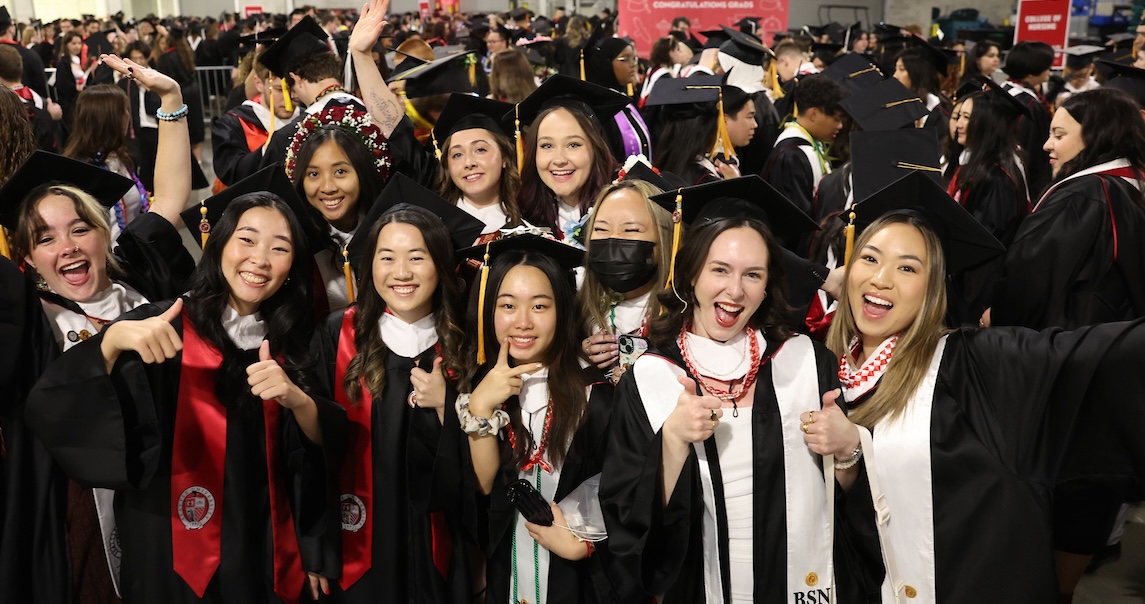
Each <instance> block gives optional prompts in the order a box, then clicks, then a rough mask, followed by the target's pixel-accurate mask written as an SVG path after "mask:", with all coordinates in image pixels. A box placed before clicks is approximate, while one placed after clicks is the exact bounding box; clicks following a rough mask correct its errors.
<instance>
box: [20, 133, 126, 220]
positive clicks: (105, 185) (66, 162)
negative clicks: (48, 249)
mask: <svg viewBox="0 0 1145 604" xmlns="http://www.w3.org/2000/svg"><path fill="white" fill-rule="evenodd" d="M47 185H68V186H72V187H76V188H78V189H81V190H83V191H84V192H86V193H87V194H88V195H91V196H92V197H94V198H95V200H96V201H98V202H99V203H100V205H102V206H104V207H106V208H110V207H112V206H114V205H115V204H117V203H119V200H120V199H121V198H122V197H123V195H124V193H127V191H128V190H129V189H131V187H133V186H135V182H134V181H132V180H131V179H130V178H125V177H123V176H120V175H118V174H116V173H115V172H112V171H110V170H104V169H103V168H100V167H99V166H93V165H91V164H89V163H86V162H82V161H79V160H75V159H71V158H68V157H64V156H63V155H56V154H55V153H48V152H47V151H34V152H33V153H32V154H31V155H29V156H28V159H25V160H24V163H23V164H20V167H19V168H17V169H16V172H15V173H14V174H12V177H11V178H9V179H8V181H7V182H5V183H4V186H3V187H0V225H3V226H4V228H6V229H8V230H10V231H15V230H16V228H17V226H18V223H19V221H20V206H21V205H23V203H24V201H25V200H27V198H28V195H29V194H30V193H32V191H34V190H36V189H37V188H40V187H43V186H47Z"/></svg>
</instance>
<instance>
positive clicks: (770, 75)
mask: <svg viewBox="0 0 1145 604" xmlns="http://www.w3.org/2000/svg"><path fill="white" fill-rule="evenodd" d="M767 79H768V84H769V85H770V86H771V95H772V96H774V97H775V98H776V100H779V99H781V98H783V97H784V96H785V95H784V93H783V86H781V85H780V84H779V71H778V70H776V68H775V59H772V60H771V63H769V64H768V66H767Z"/></svg>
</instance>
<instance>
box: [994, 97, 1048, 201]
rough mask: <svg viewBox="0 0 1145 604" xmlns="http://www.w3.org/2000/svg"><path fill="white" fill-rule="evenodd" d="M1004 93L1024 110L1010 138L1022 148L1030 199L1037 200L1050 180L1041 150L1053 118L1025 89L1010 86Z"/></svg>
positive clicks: (1046, 159)
mask: <svg viewBox="0 0 1145 604" xmlns="http://www.w3.org/2000/svg"><path fill="white" fill-rule="evenodd" d="M1006 91H1007V92H1009V93H1010V95H1011V96H1013V97H1014V98H1016V99H1017V100H1018V101H1019V102H1020V103H1022V104H1023V105H1025V107H1026V113H1024V114H1022V115H1020V116H1018V121H1016V122H1014V137H1015V138H1016V139H1017V141H1018V145H1019V146H1020V147H1021V148H1022V154H1023V156H1024V157H1023V161H1024V162H1025V166H1026V182H1027V184H1028V185H1029V188H1030V196H1031V197H1038V196H1040V195H1041V194H1042V192H1043V191H1044V190H1045V188H1046V186H1047V185H1049V184H1050V180H1051V179H1052V178H1053V168H1051V167H1050V154H1049V152H1048V151H1046V150H1045V149H1042V145H1045V144H1046V139H1047V138H1049V136H1050V119H1051V118H1052V117H1053V116H1051V115H1050V112H1049V111H1048V110H1047V109H1046V106H1045V105H1043V104H1042V102H1041V101H1040V100H1039V99H1038V97H1037V96H1035V95H1033V94H1031V93H1030V90H1029V89H1027V88H1024V87H1022V86H1017V85H1015V84H1014V83H1013V82H1010V83H1008V84H1007V85H1006Z"/></svg>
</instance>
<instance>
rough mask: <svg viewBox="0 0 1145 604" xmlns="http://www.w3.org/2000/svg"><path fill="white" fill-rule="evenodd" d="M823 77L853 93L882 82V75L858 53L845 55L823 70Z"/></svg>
mask: <svg viewBox="0 0 1145 604" xmlns="http://www.w3.org/2000/svg"><path fill="white" fill-rule="evenodd" d="M823 75H824V76H825V77H827V78H828V79H830V80H831V81H833V82H835V83H836V84H839V85H840V86H842V87H843V88H846V89H847V90H848V91H850V92H852V93H854V92H858V91H860V90H863V89H864V88H870V87H871V86H874V85H875V84H878V83H879V82H882V81H883V74H882V72H881V71H879V68H878V67H875V66H874V65H873V64H871V62H870V61H868V60H867V59H866V58H865V57H864V56H863V55H860V54H858V53H853V52H851V53H847V54H845V55H843V56H842V57H839V60H837V61H835V62H834V63H832V64H831V66H830V67H828V68H827V69H825V70H823Z"/></svg>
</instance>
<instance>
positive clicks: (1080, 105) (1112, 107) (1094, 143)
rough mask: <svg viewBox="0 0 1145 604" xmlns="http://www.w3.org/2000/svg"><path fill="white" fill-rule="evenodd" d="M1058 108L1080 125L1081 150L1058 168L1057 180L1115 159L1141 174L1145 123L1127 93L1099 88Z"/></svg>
mask: <svg viewBox="0 0 1145 604" xmlns="http://www.w3.org/2000/svg"><path fill="white" fill-rule="evenodd" d="M1059 109H1061V110H1064V111H1065V112H1066V113H1068V114H1070V117H1072V118H1073V119H1074V120H1075V121H1077V123H1078V124H1081V139H1082V141H1084V142H1085V149H1082V151H1081V153H1078V154H1077V157H1074V158H1073V159H1071V160H1069V161H1067V162H1066V163H1065V164H1064V165H1062V167H1061V169H1060V170H1059V171H1058V177H1057V180H1059V181H1060V180H1061V179H1063V178H1066V177H1068V176H1069V175H1070V174H1074V173H1077V172H1080V171H1081V170H1084V169H1086V168H1092V167H1093V166H1096V165H1099V164H1103V163H1105V162H1108V161H1113V160H1115V159H1119V158H1125V159H1126V160H1128V161H1129V165H1131V166H1132V167H1133V169H1134V170H1135V171H1136V172H1137V173H1138V174H1139V175H1142V174H1145V121H1142V120H1141V112H1140V108H1139V107H1138V106H1137V103H1136V102H1135V101H1134V100H1133V99H1132V98H1131V97H1130V96H1129V95H1128V94H1126V93H1125V92H1122V91H1121V90H1116V89H1113V88H1099V89H1097V90H1090V91H1088V92H1082V93H1079V94H1075V95H1072V96H1070V97H1069V98H1068V99H1066V101H1065V102H1064V103H1062V105H1061V107H1060V108H1059Z"/></svg>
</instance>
